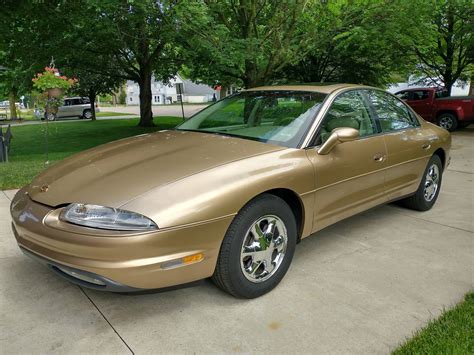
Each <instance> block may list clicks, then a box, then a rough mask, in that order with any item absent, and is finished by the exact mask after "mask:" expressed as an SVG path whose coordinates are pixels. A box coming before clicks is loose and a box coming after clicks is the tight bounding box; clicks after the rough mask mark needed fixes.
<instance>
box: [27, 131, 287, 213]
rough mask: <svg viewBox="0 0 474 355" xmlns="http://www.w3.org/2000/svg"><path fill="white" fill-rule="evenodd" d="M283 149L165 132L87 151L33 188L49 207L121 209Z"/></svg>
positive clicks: (212, 136) (35, 197) (44, 176)
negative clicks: (202, 174) (141, 198)
mask: <svg viewBox="0 0 474 355" xmlns="http://www.w3.org/2000/svg"><path fill="white" fill-rule="evenodd" d="M281 149H284V148H283V147H279V146H275V145H271V144H266V143H261V142H256V141H251V140H243V139H240V138H233V137H228V136H222V135H215V134H207V133H199V132H188V131H160V132H156V133H151V134H144V135H140V136H135V137H131V138H126V139H122V140H119V141H115V142H111V143H108V144H104V145H102V146H99V147H96V148H93V149H89V150H86V151H84V152H81V153H79V154H76V155H74V156H72V157H69V158H67V159H65V160H63V161H61V162H59V163H57V164H55V165H53V166H52V167H51V168H49V169H47V170H46V171H44V172H43V173H42V174H40V175H39V176H38V177H36V178H35V179H34V180H33V182H32V183H31V184H30V185H29V187H28V188H27V192H28V194H29V195H30V197H31V198H32V199H33V200H34V201H36V202H39V203H42V204H45V205H48V206H59V205H63V204H67V203H71V202H80V203H90V204H98V205H104V206H110V207H119V206H121V205H123V204H124V203H126V202H127V201H129V200H130V199H133V198H136V197H137V196H139V195H141V194H143V193H145V192H147V191H149V190H151V189H153V188H156V187H159V186H163V185H166V184H170V183H172V182H174V181H177V180H179V179H182V178H185V177H188V176H190V175H193V174H197V173H199V172H202V171H205V170H208V169H211V168H214V167H216V166H219V165H223V164H227V163H230V162H233V161H237V160H240V159H245V158H248V157H251V156H255V155H260V154H264V153H269V152H272V151H276V150H281Z"/></svg>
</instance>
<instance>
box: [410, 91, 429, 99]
mask: <svg viewBox="0 0 474 355" xmlns="http://www.w3.org/2000/svg"><path fill="white" fill-rule="evenodd" d="M428 96H429V93H428V91H426V90H420V91H413V98H412V100H426V99H427V98H428Z"/></svg>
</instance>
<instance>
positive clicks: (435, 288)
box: [0, 129, 474, 354]
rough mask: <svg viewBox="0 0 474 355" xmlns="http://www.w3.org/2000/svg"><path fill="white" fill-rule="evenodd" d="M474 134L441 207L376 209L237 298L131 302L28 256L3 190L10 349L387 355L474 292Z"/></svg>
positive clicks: (463, 139) (158, 297)
mask: <svg viewBox="0 0 474 355" xmlns="http://www.w3.org/2000/svg"><path fill="white" fill-rule="evenodd" d="M473 141H474V129H467V130H463V131H461V132H456V133H454V134H453V150H452V156H453V157H452V159H453V160H452V163H451V166H450V167H449V169H448V171H446V172H445V174H444V180H443V187H442V190H441V194H440V197H439V200H438V202H437V204H436V206H435V207H434V208H433V209H432V210H431V211H429V212H425V213H420V212H414V211H409V210H406V209H402V208H400V207H397V206H394V205H387V206H382V207H378V208H375V209H373V210H371V211H368V212H365V213H363V214H361V215H358V216H355V217H352V218H350V219H348V220H345V221H343V222H340V223H338V224H336V225H334V226H331V227H329V228H327V229H325V230H323V231H321V232H319V233H317V234H315V235H314V236H311V237H309V238H306V239H304V240H303V241H302V242H301V244H299V245H298V246H297V249H296V254H295V257H294V259H293V264H292V266H291V267H290V270H289V272H288V274H287V275H286V277H285V278H284V280H283V281H282V283H281V284H280V285H279V286H278V287H277V288H276V289H275V290H274V291H272V292H271V293H269V294H267V295H265V296H263V297H261V298H258V299H254V300H237V299H234V298H232V297H230V296H228V295H227V294H225V293H223V292H221V291H219V290H218V289H217V288H216V287H214V286H213V285H212V284H211V283H210V282H209V281H203V282H202V283H201V284H199V285H197V286H194V287H189V288H183V289H179V290H175V291H168V292H163V293H155V294H148V295H136V296H126V295H118V294H111V293H101V292H98V291H92V290H88V289H82V288H80V287H78V286H75V285H72V284H70V283H68V282H66V281H64V280H62V279H61V278H59V277H57V276H56V275H55V274H53V273H52V272H51V271H49V270H48V269H46V268H44V267H43V266H41V265H39V264H37V263H36V262H35V261H32V260H30V259H29V258H27V257H25V256H24V255H22V253H21V252H20V251H19V249H18V247H17V246H16V243H15V241H14V237H13V235H12V232H11V231H10V217H9V203H10V199H11V198H12V196H13V194H14V191H3V192H2V191H0V349H3V350H2V351H3V352H5V353H19V352H21V353H31V352H34V353H65V352H74V353H79V352H88V353H123V354H130V353H132V351H133V352H135V353H137V354H139V353H175V352H189V353H196V352H197V353H204V352H206V353H223V352H257V353H302V352H305V353H325V352H331V353H351V354H367V353H370V354H372V353H388V352H390V351H391V350H393V349H394V348H395V347H396V346H397V345H398V344H399V343H400V342H402V341H403V340H404V339H405V338H406V337H410V336H411V335H412V333H413V332H414V331H415V330H416V329H418V328H420V327H423V326H424V325H425V324H426V323H427V321H428V320H429V319H431V318H433V317H437V316H438V315H439V314H440V313H441V312H442V311H443V308H449V307H451V306H452V305H454V304H455V303H456V302H458V301H460V300H461V299H462V298H463V295H464V294H465V293H466V292H468V291H469V290H472V289H473V271H474V269H473V258H472V256H473V255H474V239H473V237H474V226H473V221H472V215H473V200H474V195H473V194H474V182H473V172H474V171H473V169H474V151H473V150H474V146H473Z"/></svg>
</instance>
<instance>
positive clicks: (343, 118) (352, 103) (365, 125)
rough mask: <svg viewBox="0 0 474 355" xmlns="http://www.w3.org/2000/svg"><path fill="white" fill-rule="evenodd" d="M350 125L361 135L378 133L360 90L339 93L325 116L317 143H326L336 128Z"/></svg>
mask: <svg viewBox="0 0 474 355" xmlns="http://www.w3.org/2000/svg"><path fill="white" fill-rule="evenodd" d="M342 127H350V128H355V129H357V130H358V131H359V134H360V136H361V137H366V136H370V135H372V134H375V133H377V128H376V125H375V122H374V120H373V119H372V117H371V115H370V111H369V109H368V107H367V105H366V103H365V101H364V99H363V97H362V95H361V93H360V92H359V91H349V92H346V93H343V94H341V95H339V96H338V97H337V98H336V99H335V100H334V101H333V103H332V105H331V107H330V108H329V111H328V112H327V113H326V115H325V116H324V118H323V121H322V123H321V128H320V130H319V135H318V137H317V139H316V142H315V145H320V144H322V143H324V142H325V141H326V140H327V139H328V138H329V136H330V135H331V132H332V131H333V130H334V129H336V128H342Z"/></svg>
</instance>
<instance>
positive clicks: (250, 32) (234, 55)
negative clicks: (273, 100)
mask: <svg viewBox="0 0 474 355" xmlns="http://www.w3.org/2000/svg"><path fill="white" fill-rule="evenodd" d="M307 2H308V1H307V0H235V1H234V0H204V4H205V7H204V10H203V13H202V15H203V17H202V18H201V21H200V22H197V21H196V20H194V21H191V19H189V20H190V21H188V25H187V27H186V30H187V32H186V36H187V38H186V39H185V41H183V43H187V44H188V49H189V51H190V52H191V53H190V54H189V57H188V58H189V63H190V64H189V66H190V75H191V77H193V78H194V79H198V80H203V81H206V82H208V83H209V84H213V85H214V84H216V81H218V82H219V83H221V84H224V85H228V84H232V83H237V84H238V85H243V86H244V87H246V88H250V87H255V86H258V85H261V84H264V83H265V82H267V81H268V80H269V79H270V78H271V77H272V76H273V73H274V72H277V71H279V70H280V69H281V68H283V67H284V66H285V65H286V64H288V63H290V62H291V61H293V60H294V59H295V57H296V55H297V53H299V51H300V50H301V48H303V47H304V44H305V43H306V41H308V40H309V38H308V36H307V34H306V35H305V34H303V33H297V32H296V27H297V22H298V20H299V18H300V17H301V15H302V14H303V12H304V9H305V4H306V3H307Z"/></svg>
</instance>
